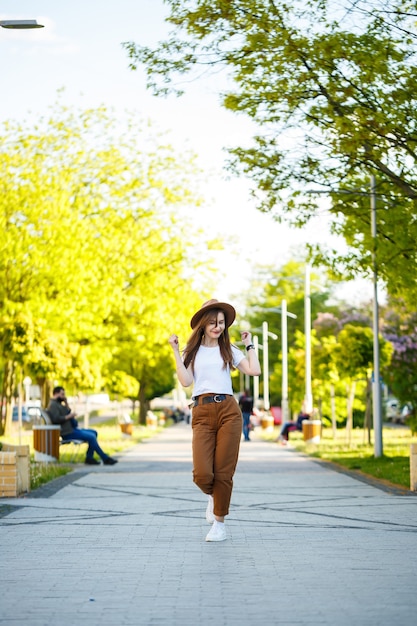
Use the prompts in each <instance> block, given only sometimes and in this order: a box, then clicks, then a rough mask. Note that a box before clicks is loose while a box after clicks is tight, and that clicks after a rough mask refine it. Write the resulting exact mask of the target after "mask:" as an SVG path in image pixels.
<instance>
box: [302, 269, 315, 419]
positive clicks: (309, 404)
mask: <svg viewBox="0 0 417 626" xmlns="http://www.w3.org/2000/svg"><path fill="white" fill-rule="evenodd" d="M304 334H305V341H306V346H305V370H306V372H305V398H304V411H305V412H306V413H311V412H312V410H313V391H312V387H311V296H310V265H309V264H308V263H307V265H306V269H305V288H304Z"/></svg>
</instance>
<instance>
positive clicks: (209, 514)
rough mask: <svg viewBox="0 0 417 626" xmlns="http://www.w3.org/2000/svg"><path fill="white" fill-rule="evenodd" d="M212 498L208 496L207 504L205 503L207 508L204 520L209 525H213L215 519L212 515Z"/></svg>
mask: <svg viewBox="0 0 417 626" xmlns="http://www.w3.org/2000/svg"><path fill="white" fill-rule="evenodd" d="M213 506H214V505H213V496H208V502H207V508H206V520H207V521H208V523H209V524H213V522H214V520H215V519H216V518H215V517H214V513H213Z"/></svg>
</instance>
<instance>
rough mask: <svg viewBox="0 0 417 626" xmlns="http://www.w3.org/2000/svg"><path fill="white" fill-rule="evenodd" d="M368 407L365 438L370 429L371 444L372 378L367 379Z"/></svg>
mask: <svg viewBox="0 0 417 626" xmlns="http://www.w3.org/2000/svg"><path fill="white" fill-rule="evenodd" d="M365 406H366V408H365V422H364V428H363V437H364V440H365V437H366V431H368V444H369V445H371V443H372V442H371V428H372V410H371V409H372V380H371V378H367V379H366V405H365Z"/></svg>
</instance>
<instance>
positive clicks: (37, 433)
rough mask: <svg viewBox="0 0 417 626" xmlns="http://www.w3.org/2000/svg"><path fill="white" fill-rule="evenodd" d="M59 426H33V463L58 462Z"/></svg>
mask: <svg viewBox="0 0 417 626" xmlns="http://www.w3.org/2000/svg"><path fill="white" fill-rule="evenodd" d="M60 432H61V427H60V426H53V425H52V424H39V425H38V424H34V425H33V448H34V450H35V461H42V462H43V463H51V462H54V461H59V436H60Z"/></svg>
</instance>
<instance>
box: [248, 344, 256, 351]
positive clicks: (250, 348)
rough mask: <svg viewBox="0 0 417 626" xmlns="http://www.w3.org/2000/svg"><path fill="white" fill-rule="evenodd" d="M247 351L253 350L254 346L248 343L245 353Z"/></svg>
mask: <svg viewBox="0 0 417 626" xmlns="http://www.w3.org/2000/svg"><path fill="white" fill-rule="evenodd" d="M249 350H255V346H254V345H253V343H250V344H249V345H248V346H246V352H249Z"/></svg>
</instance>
